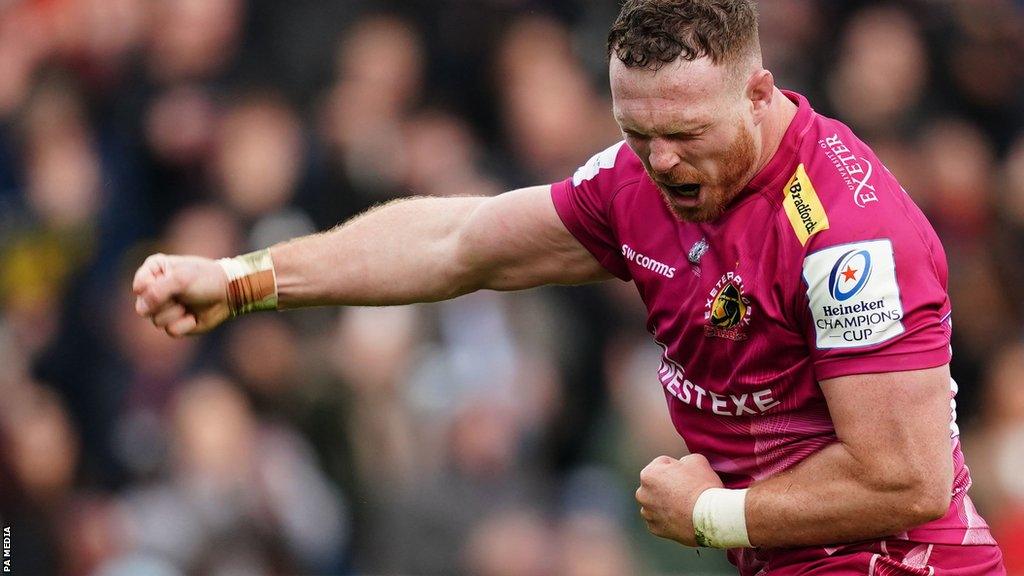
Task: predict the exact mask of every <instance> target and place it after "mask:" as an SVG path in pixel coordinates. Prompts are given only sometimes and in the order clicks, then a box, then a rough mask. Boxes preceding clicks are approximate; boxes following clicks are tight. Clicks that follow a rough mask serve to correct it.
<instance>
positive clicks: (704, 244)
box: [686, 238, 708, 264]
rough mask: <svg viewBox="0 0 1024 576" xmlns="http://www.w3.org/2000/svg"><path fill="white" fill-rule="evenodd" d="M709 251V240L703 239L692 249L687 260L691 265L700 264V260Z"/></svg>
mask: <svg viewBox="0 0 1024 576" xmlns="http://www.w3.org/2000/svg"><path fill="white" fill-rule="evenodd" d="M707 251H708V239H707V238H701V239H700V240H698V241H697V243H696V244H694V245H693V247H691V248H690V253H689V254H687V256H686V258H687V259H688V260H689V261H690V264H700V259H701V258H703V257H704V254H705V253H706V252H707Z"/></svg>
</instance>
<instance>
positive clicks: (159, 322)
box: [132, 254, 231, 338]
mask: <svg viewBox="0 0 1024 576" xmlns="http://www.w3.org/2000/svg"><path fill="white" fill-rule="evenodd" d="M227 283H228V279H227V275H226V274H225V273H224V270H223V269H222V268H221V266H220V264H218V263H217V262H216V261H214V260H210V259H209V258H200V257H198V256H168V255H165V254H154V255H152V256H150V257H149V258H147V259H146V261H145V262H144V263H143V264H142V266H141V267H139V270H138V271H137V272H136V273H135V279H134V280H133V281H132V292H134V293H135V297H136V298H135V311H136V312H137V313H138V314H139V315H140V316H143V317H146V318H149V319H150V320H152V321H153V325H154V326H156V327H157V328H161V329H163V330H164V331H166V332H167V334H168V335H170V336H173V337H175V338H180V337H182V336H186V335H191V334H202V333H203V332H208V331H210V330H212V329H213V328H215V327H216V326H217V325H218V324H220V323H221V322H223V321H224V320H225V319H226V318H228V317H229V316H230V315H231V312H230V309H229V308H228V300H227Z"/></svg>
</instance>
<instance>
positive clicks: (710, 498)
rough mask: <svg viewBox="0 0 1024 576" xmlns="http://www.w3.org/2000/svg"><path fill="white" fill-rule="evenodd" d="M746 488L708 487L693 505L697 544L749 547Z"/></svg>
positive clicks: (694, 530)
mask: <svg viewBox="0 0 1024 576" xmlns="http://www.w3.org/2000/svg"><path fill="white" fill-rule="evenodd" d="M746 507H747V491H746V489H744V490H726V489H725V488H708V489H707V490H705V491H704V492H702V493H701V495H700V496H698V497H697V502H696V503H694V505H693V533H694V536H695V537H696V540H697V545H698V546H704V547H707V548H750V537H749V536H748V535H747V514H746Z"/></svg>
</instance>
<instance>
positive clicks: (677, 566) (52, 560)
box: [0, 0, 1024, 576]
mask: <svg viewBox="0 0 1024 576" xmlns="http://www.w3.org/2000/svg"><path fill="white" fill-rule="evenodd" d="M617 4H618V3H617V1H616V0H600V1H597V0H592V1H583V0H576V1H573V0H549V1H540V0H538V1H529V0H475V1H471V0H461V1H460V0H406V1H402V2H387V1H384V0H377V1H375V0H291V1H289V2H278V1H274V0H25V1H20V2H19V1H17V0H14V1H12V0H0V523H2V524H3V525H4V526H11V527H12V531H13V534H12V536H13V562H14V569H15V570H14V572H15V573H17V574H62V575H74V576H77V575H83V576H84V575H93V574H95V575H101V576H110V575H118V576H120V575H154V576H163V575H169V576H172V575H179V574H180V575H185V574H188V575H192V574H212V575H240V574H246V575H280V574H417V575H418V574H422V575H434V574H437V575H441V574H444V575H449V574H456V575H458V574H465V575H470V574H472V575H482V576H506V575H507V576H541V575H566V576H574V575H579V576H601V575H608V576H622V575H626V574H652V575H656V574H664V575H669V574H728V573H731V571H730V570H729V569H728V567H727V565H726V564H725V562H724V560H723V558H722V557H721V556H720V555H718V554H715V553H709V552H707V551H704V552H701V553H699V554H698V553H697V552H696V551H693V550H687V549H684V548H682V547H680V546H678V545H675V544H672V543H670V542H666V541H662V540H658V539H656V538H654V537H653V536H650V535H648V534H647V533H646V531H645V530H644V527H643V524H642V522H641V521H640V520H639V518H638V515H637V512H636V507H635V505H634V501H633V491H634V489H635V487H636V485H637V483H638V479H637V478H638V476H637V475H638V472H639V470H640V469H641V468H642V467H643V466H644V465H646V464H647V463H648V462H649V461H650V460H651V459H653V458H654V457H655V456H658V455H660V454H670V455H676V456H681V455H682V454H683V450H684V449H685V448H684V447H683V445H682V443H681V441H680V440H679V439H678V438H677V437H676V435H675V432H674V431H673V429H672V426H671V424H670V422H669V419H668V415H667V410H666V408H665V404H664V397H663V394H662V391H661V389H660V385H659V384H658V381H657V379H656V369H657V366H658V358H659V351H658V349H657V348H656V347H655V346H654V345H653V344H652V342H651V341H650V338H649V336H648V335H647V334H646V332H645V331H644V312H643V310H642V309H641V307H640V301H639V299H638V298H637V297H636V295H635V292H634V290H633V287H632V286H629V285H627V284H625V283H621V282H617V281H616V282H612V283H606V284H603V285H600V286H589V287H583V288H571V289H570V288H547V289H540V290H533V291H529V292H524V293H517V294H507V295H498V294H494V293H480V294H474V295H470V296H467V297H463V298H460V299H458V300H456V301H453V302H447V303H441V304H433V305H424V306H410V307H398V308H382V309H318V310H307V311H302V312H295V313H287V314H263V315H256V316H252V317H247V318H245V319H242V320H241V321H238V322H234V323H232V324H230V325H228V326H226V327H224V328H223V329H221V330H219V331H217V332H216V333H213V334H210V335H207V336H204V337H201V338H195V339H188V340H183V341H175V340H172V339H170V338H168V337H166V336H164V335H163V334H162V333H161V332H158V331H156V330H154V329H153V327H152V326H151V325H150V324H149V323H148V322H147V321H145V320H141V319H139V318H138V317H136V316H135V315H134V313H133V311H132V301H133V299H132V297H131V295H130V293H129V283H130V276H131V273H132V272H133V271H134V269H135V267H136V266H137V265H138V264H140V263H141V261H142V259H143V258H144V257H145V256H146V255H147V254H149V253H151V252H154V251H158V250H159V251H165V252H173V253H191V254H201V255H205V256H209V257H222V256H230V255H234V254H237V253H241V252H245V251H248V250H251V249H255V248H259V247H263V246H267V245H269V244H271V243H274V242H277V241H280V240H283V239H286V238H289V237H293V236H296V235H301V234H306V233H309V232H313V231H315V230H321V229H325V228H329V227H331V226H333V225H335V224H336V223H338V222H340V221H343V220H345V219H347V218H349V217H350V216H352V215H354V214H356V213H358V212H360V211H362V210H365V209H366V208H367V207H369V206H372V205H374V204H377V203H380V202H383V201H386V200H389V199H392V198H396V197H400V196H405V195H409V194H425V195H448V194H478V195H479V194H498V193H500V192H501V191H503V190H507V189H510V188H515V187H519V186H523V185H530V184H537V183H545V182H553V181H557V180H561V179H563V178H565V177H567V176H569V175H571V174H572V173H573V171H574V170H575V169H576V167H577V166H579V165H580V164H582V163H583V162H585V161H586V160H587V159H588V158H589V157H590V156H591V155H592V154H593V153H595V152H597V151H599V150H602V149H604V148H605V147H607V146H608V145H610V144H611V143H613V142H615V141H616V140H618V139H619V137H618V133H617V129H616V126H615V124H614V122H613V121H612V118H611V115H610V102H609V95H608V88H607V73H606V68H605V66H606V58H605V52H604V40H605V35H606V33H607V29H608V27H609V25H610V23H611V22H612V20H613V19H614V17H615V14H616V13H617V9H618V6H617ZM760 5H761V11H762V17H761V33H762V42H763V45H764V51H765V61H766V66H767V67H768V68H769V69H771V70H772V71H774V72H775V75H776V79H777V82H778V83H779V84H780V85H781V86H783V87H787V88H791V89H795V90H797V91H801V92H803V93H804V94H806V95H807V96H808V97H809V98H810V99H811V102H812V104H813V105H814V106H815V107H816V108H817V110H818V111H819V112H823V113H825V114H828V115H832V116H836V117H838V118H840V119H842V120H843V121H845V122H846V123H848V124H849V125H851V126H852V127H853V129H854V130H855V131H856V132H857V133H858V134H859V135H860V136H861V137H862V138H863V139H865V140H867V141H868V142H869V143H870V144H871V145H872V146H873V147H874V149H875V150H876V151H877V152H878V154H879V155H880V156H881V157H882V159H883V160H885V161H886V163H887V165H888V167H889V168H890V169H891V170H892V171H893V172H894V173H895V174H896V175H897V177H898V178H899V179H900V181H901V182H902V183H903V184H904V186H905V187H906V188H907V190H909V191H910V193H911V194H912V195H913V196H914V198H915V199H916V201H917V202H918V203H919V204H920V205H921V206H922V207H923V208H924V210H925V212H926V213H927V214H928V216H929V217H930V219H931V221H932V223H933V224H934V225H935V227H936V228H937V230H938V231H939V233H940V235H941V237H942V239H943V241H944V243H945V247H946V250H947V252H948V256H949V259H950V271H951V274H950V276H951V286H950V290H951V292H952V298H953V303H954V319H955V322H954V325H955V330H954V333H953V337H954V359H953V367H952V369H953V373H954V376H955V378H956V379H957V380H958V382H959V383H960V394H959V397H958V410H959V415H960V425H961V429H962V431H963V437H964V441H965V446H966V454H967V460H968V463H969V465H970V466H971V468H972V470H973V473H974V478H975V486H974V488H973V490H972V494H973V496H974V498H975V499H976V501H977V503H978V506H979V508H981V509H982V512H983V513H984V514H985V515H986V516H987V518H988V520H989V521H990V522H991V524H992V525H993V528H994V529H995V532H996V534H997V537H998V538H999V540H1000V541H1001V543H1002V546H1003V550H1004V552H1005V554H1006V556H1007V563H1008V565H1009V567H1010V569H1011V573H1016V574H1024V342H1022V336H1024V330H1022V328H1024V323H1022V316H1021V313H1022V309H1021V304H1022V297H1024V90H1022V86H1024V2H1021V1H1020V0H1017V1H1012V0H945V1H937V0H936V1H920V2H890V3H884V4H883V3H874V2H838V1H834V0H765V1H762V2H760Z"/></svg>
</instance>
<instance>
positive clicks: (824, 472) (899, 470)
mask: <svg viewBox="0 0 1024 576" xmlns="http://www.w3.org/2000/svg"><path fill="white" fill-rule="evenodd" d="M821 389H822V391H823V392H824V394H825V399H826V401H827V402H828V407H829V412H830V413H831V415H832V421H833V423H834V424H835V429H836V435H837V436H838V438H839V442H838V443H836V444H833V445H831V446H829V447H827V448H825V449H824V450H822V451H821V452H818V453H817V454H814V455H813V456H811V457H809V458H807V459H806V460H805V461H803V462H802V463H801V464H799V465H798V466H796V467H795V468H793V469H792V470H791V471H789V472H786V473H784V474H780V475H778V476H775V477H773V478H770V479H767V480H765V481H763V482H759V483H757V484H754V485H753V486H752V487H751V488H750V491H749V493H748V495H747V510H746V516H747V530H748V533H749V534H750V542H751V544H753V545H754V546H767V547H777V546H802V545H817V544H836V543H840V542H851V541H856V540H863V539H868V538H878V537H882V536H891V535H894V534H898V533H900V532H903V531H905V530H907V529H909V528H913V527H915V526H919V525H921V524H924V523H926V522H929V521H932V520H937V519H938V518H941V517H942V516H944V515H945V514H946V512H947V510H948V508H949V501H950V497H951V490H952V485H953V458H952V452H951V446H950V429H949V419H950V397H949V395H950V376H949V367H948V366H941V367H939V368H932V369H928V370H918V371H913V372H894V373H887V374H865V375H858V376H845V377H842V378H835V379H832V380H826V381H823V382H821Z"/></svg>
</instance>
